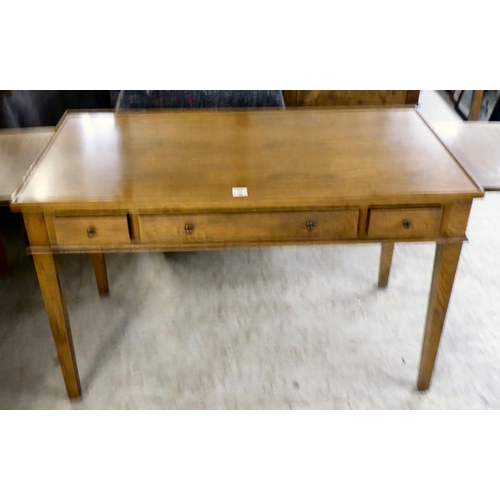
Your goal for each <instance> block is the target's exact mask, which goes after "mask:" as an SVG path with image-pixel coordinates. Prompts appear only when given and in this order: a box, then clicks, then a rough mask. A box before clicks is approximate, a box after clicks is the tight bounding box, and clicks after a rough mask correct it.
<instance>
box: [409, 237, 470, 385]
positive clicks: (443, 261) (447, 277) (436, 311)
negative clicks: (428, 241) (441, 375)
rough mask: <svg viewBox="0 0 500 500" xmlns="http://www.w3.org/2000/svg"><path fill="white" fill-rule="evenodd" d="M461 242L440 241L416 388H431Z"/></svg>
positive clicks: (437, 247)
mask: <svg viewBox="0 0 500 500" xmlns="http://www.w3.org/2000/svg"><path fill="white" fill-rule="evenodd" d="M461 250H462V243H461V242H460V243H444V244H439V243H438V244H437V246H436V257H435V259H434V271H433V273H432V283H431V293H430V296H429V308H428V309H427V321H426V323H425V333H424V343H423V346H422V357H421V359H420V372H419V375H418V383H417V387H418V390H419V391H425V390H427V389H428V388H429V386H430V383H431V378H432V372H433V370H434V363H435V361H436V355H437V352H438V348H439V341H440V340H441V333H442V331H443V326H444V320H445V318H446V311H447V310H448V304H449V302H450V296H451V290H452V288H453V282H454V280H455V274H456V271H457V266H458V260H459V258H460V251H461Z"/></svg>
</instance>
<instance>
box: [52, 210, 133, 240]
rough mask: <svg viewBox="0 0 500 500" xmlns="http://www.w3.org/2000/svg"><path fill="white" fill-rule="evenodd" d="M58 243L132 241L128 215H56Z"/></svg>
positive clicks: (55, 224)
mask: <svg viewBox="0 0 500 500" xmlns="http://www.w3.org/2000/svg"><path fill="white" fill-rule="evenodd" d="M54 232H55V236H56V241H57V244H58V245H104V244H119V243H130V235H129V230H128V222H127V216H126V215H116V216H115V215H113V216H100V215H98V216H85V217H80V216H75V217H55V218H54Z"/></svg>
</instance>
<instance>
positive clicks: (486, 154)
mask: <svg viewBox="0 0 500 500" xmlns="http://www.w3.org/2000/svg"><path fill="white" fill-rule="evenodd" d="M432 127H433V128H434V130H435V131H436V133H437V134H438V136H439V137H440V139H441V140H442V141H443V143H444V144H445V146H446V147H447V148H448V149H449V150H450V152H451V153H452V154H453V155H454V156H455V158H457V160H458V161H459V162H460V163H461V164H462V166H463V167H464V168H466V169H467V170H468V172H469V173H470V174H471V175H472V176H473V177H474V178H475V180H476V181H477V182H478V183H479V184H480V185H481V186H482V187H483V188H484V189H485V190H487V191H499V190H500V123H498V122H435V123H433V124H432Z"/></svg>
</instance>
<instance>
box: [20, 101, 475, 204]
mask: <svg viewBox="0 0 500 500" xmlns="http://www.w3.org/2000/svg"><path fill="white" fill-rule="evenodd" d="M233 187H246V188H247V189H248V196H247V197H240V198H236V197H233V194H232V188H233ZM482 195H483V193H482V190H481V189H480V188H479V187H478V186H477V185H476V184H475V183H474V182H473V181H472V180H471V179H470V177H469V176H468V175H467V173H466V172H465V171H464V170H463V169H462V168H461V167H460V165H459V164H458V163H457V162H456V160H455V159H454V158H453V156H452V155H450V153H449V152H448V151H447V150H446V149H445V148H444V147H443V145H442V144H441V142H440V141H439V139H438V138H437V137H436V136H435V134H434V133H433V132H432V131H431V130H430V129H429V127H428V126H427V124H426V123H425V122H424V120H423V119H422V118H421V116H420V115H419V114H418V112H417V111H416V110H414V109H408V108H406V109H375V110H374V109H372V110H367V109H364V110H314V111H303V110H299V111H294V110H287V111H278V110H272V111H271V110H258V111H219V112H213V111H189V112H177V111H171V112H165V111H161V112H160V111H158V112H156V111H153V112H140V111H139V112H129V113H114V112H104V113H102V112H94V113H79V112H78V113H68V114H67V115H66V117H65V118H64V120H63V121H62V123H61V124H60V125H59V126H58V128H57V131H56V134H55V135H54V137H53V139H52V141H51V143H50V145H49V146H48V147H47V149H46V150H45V152H44V154H43V156H42V157H41V158H40V160H39V161H38V164H37V165H36V166H35V168H34V169H33V172H32V175H31V177H30V178H29V179H28V181H27V182H26V183H25V185H24V186H23V187H22V189H20V191H19V192H18V193H17V196H16V197H15V200H14V202H13V203H12V209H13V210H20V211H23V212H26V211H39V210H40V205H43V208H44V209H45V208H46V209H50V210H58V209H60V208H64V209H65V210H68V209H72V210H85V209H100V210H105V209H120V208H121V209H128V210H138V211H140V210H165V211H173V212H175V211H178V212H183V211H193V210H206V211H211V210H217V211H245V210H246V211H248V210H250V211H252V210H257V211H258V210H279V209H282V208H284V209H286V208H294V209H300V208H309V207H315V208H321V207H331V206H350V205H356V204H359V203H365V204H366V203H368V204H370V203H381V202H383V203H386V204H390V203H408V204H418V203H432V202H433V201H435V202H439V203H443V202H445V201H446V200H448V201H454V200H460V199H471V198H473V197H478V196H482Z"/></svg>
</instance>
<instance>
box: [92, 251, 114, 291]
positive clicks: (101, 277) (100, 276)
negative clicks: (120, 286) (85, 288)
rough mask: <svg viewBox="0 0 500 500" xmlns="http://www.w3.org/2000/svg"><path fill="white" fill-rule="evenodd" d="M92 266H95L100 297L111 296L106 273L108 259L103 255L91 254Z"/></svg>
mask: <svg viewBox="0 0 500 500" xmlns="http://www.w3.org/2000/svg"><path fill="white" fill-rule="evenodd" d="M90 258H91V259H92V265H93V266H94V273H95V280H96V281H97V289H98V290H99V295H107V294H109V284H108V273H107V271H106V259H105V258H104V254H103V253H91V254H90Z"/></svg>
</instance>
